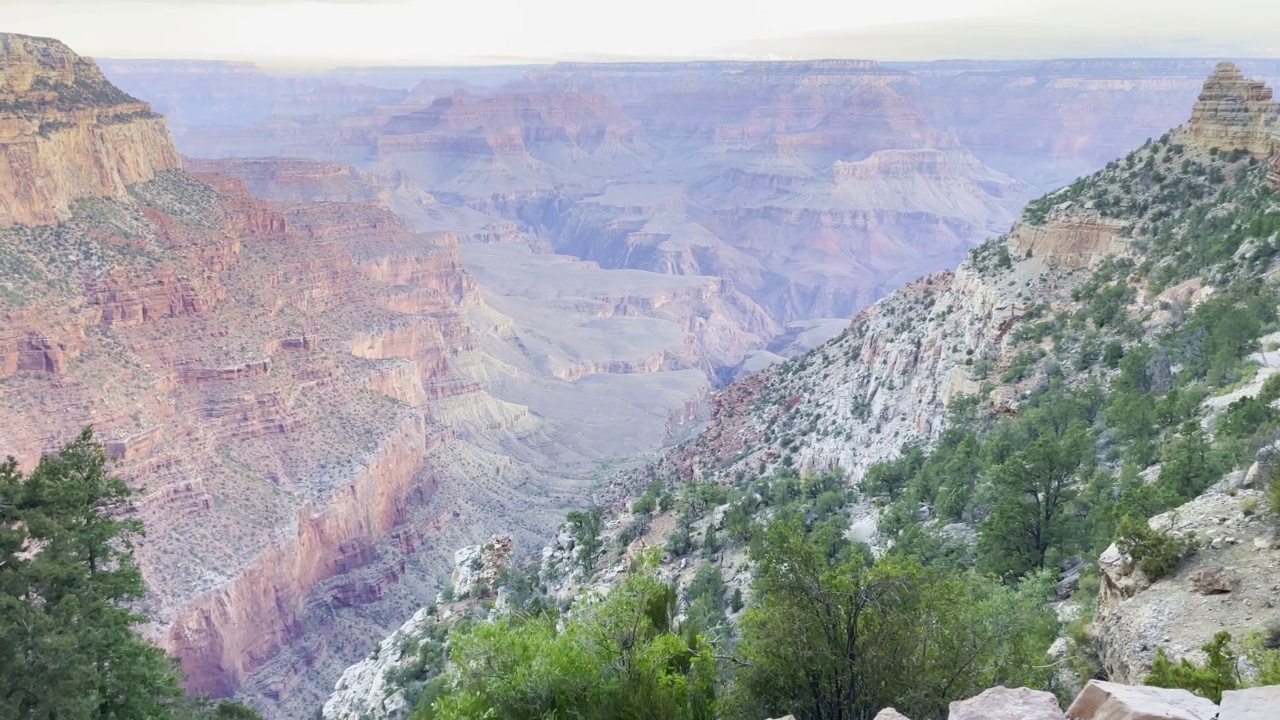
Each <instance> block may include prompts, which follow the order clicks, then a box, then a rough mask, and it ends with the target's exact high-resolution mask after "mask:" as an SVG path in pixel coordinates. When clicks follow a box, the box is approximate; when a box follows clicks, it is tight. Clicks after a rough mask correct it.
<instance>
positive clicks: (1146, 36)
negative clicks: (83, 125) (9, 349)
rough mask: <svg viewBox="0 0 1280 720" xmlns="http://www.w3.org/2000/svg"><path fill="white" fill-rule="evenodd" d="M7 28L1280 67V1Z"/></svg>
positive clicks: (93, 43)
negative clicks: (1265, 61)
mask: <svg viewBox="0 0 1280 720" xmlns="http://www.w3.org/2000/svg"><path fill="white" fill-rule="evenodd" d="M0 30H2V31H6V32H19V33H25V34H30V35H44V36H51V37H56V38H58V39H60V40H63V41H65V42H67V43H68V44H70V45H71V46H72V48H73V49H75V50H76V51H77V52H80V53H82V54H85V55H91V56H95V57H110V58H189V59H220V60H251V61H255V62H259V63H263V64H266V65H275V66H289V65H300V66H301V65H309V66H316V67H321V66H332V65H396V64H446V65H456V64H492V63H506V62H542V61H555V60H575V59H576V60H606V59H655V60H664V59H690V58H767V59H776V58H797V59H806V58H814V57H856V58H871V59H877V60H932V59H941V58H958V57H965V58H991V59H1025V58H1044V57H1086V56H1088V57H1153V56H1161V57H1175V56H1178V57H1180V56H1201V57H1220V56H1221V57H1280V2H1277V1H1275V0H1196V1H1195V2H1189V1H1187V0H874V1H868V0H0ZM1268 31H1270V32H1268Z"/></svg>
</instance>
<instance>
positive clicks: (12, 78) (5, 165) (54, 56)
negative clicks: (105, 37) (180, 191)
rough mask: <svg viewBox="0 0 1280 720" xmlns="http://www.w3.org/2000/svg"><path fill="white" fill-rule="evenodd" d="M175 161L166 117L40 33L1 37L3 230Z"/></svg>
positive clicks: (62, 215)
mask: <svg viewBox="0 0 1280 720" xmlns="http://www.w3.org/2000/svg"><path fill="white" fill-rule="evenodd" d="M179 166H180V162H179V160H178V153H177V151H176V150H175V149H174V147H173V142H172V141H171V140H170V139H169V135H168V133H167V132H166V131H165V124H164V120H163V119H162V118H161V117H160V116H159V115H156V114H155V113H153V112H152V111H151V107H150V106H149V105H147V104H146V103H143V102H139V101H138V100H136V99H134V98H132V97H130V96H129V95H127V94H125V93H124V92H122V91H120V90H119V89H117V88H116V87H115V86H113V85H111V83H109V82H107V79H106V78H105V77H103V75H102V73H101V71H99V70H98V68H97V66H96V65H94V64H93V62H92V61H89V60H85V59H84V58H81V57H79V56H77V55H76V54H75V53H73V52H71V49H70V48H68V47H67V46H66V45H63V44H62V43H60V42H58V41H56V40H49V39H45V38H33V37H26V36H23V35H8V34H5V35H0V227H10V226H12V225H14V224H22V225H48V224H51V223H55V222H58V221H59V220H66V219H68V218H70V216H71V205H72V203H74V202H75V201H76V200H78V199H80V198H90V197H120V196H122V195H124V194H125V188H126V187H127V186H129V185H132V184H134V183H138V182H144V181H147V180H150V179H152V178H154V177H155V176H156V174H157V173H160V172H164V171H166V170H172V169H176V168H178V167H179Z"/></svg>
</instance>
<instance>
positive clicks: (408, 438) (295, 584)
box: [0, 37, 576, 716]
mask: <svg viewBox="0 0 1280 720" xmlns="http://www.w3.org/2000/svg"><path fill="white" fill-rule="evenodd" d="M5 43H6V45H5V47H6V48H7V51H6V52H7V54H6V61H5V63H6V64H5V65H4V74H3V78H4V87H5V88H6V89H7V90H8V91H9V92H10V97H12V98H15V99H14V100H13V101H12V102H11V103H10V104H9V105H8V106H7V110H8V111H9V113H10V117H9V120H10V121H12V122H13V123H26V124H25V125H21V127H22V128H24V132H25V131H27V130H30V132H31V133H34V135H31V136H30V137H27V136H22V137H19V138H18V140H15V142H14V143H12V144H11V145H10V146H7V147H9V148H10V150H12V152H10V154H9V155H8V157H9V158H10V159H13V158H15V157H18V155H15V154H14V153H17V152H19V151H21V149H22V148H23V147H25V146H28V145H30V146H32V147H36V148H39V149H40V150H39V151H40V152H45V151H47V150H50V148H60V151H61V150H65V151H66V154H65V155H41V156H39V157H40V160H41V164H40V165H39V166H38V167H26V166H23V165H20V164H17V165H14V164H11V165H10V167H12V168H14V169H15V171H19V170H20V171H22V172H26V173H28V174H26V175H22V174H21V173H19V174H17V175H13V174H11V175H7V176H5V177H4V178H3V180H2V181H0V194H2V195H3V196H4V197H7V198H13V199H14V201H15V202H20V203H21V208H20V209H21V212H25V213H28V214H27V215H25V216H24V215H21V214H19V215H18V216H15V218H14V219H26V220H28V221H29V222H27V223H25V224H16V225H12V226H11V227H7V228H6V229H3V230H0V264H2V266H3V268H4V273H3V275H4V277H3V282H2V284H0V316H2V317H3V321H2V322H0V396H2V397H4V398H5V401H4V402H3V403H0V406H2V407H0V421H2V422H3V425H4V429H3V430H0V448H2V451H3V453H4V454H12V455H14V456H15V457H16V458H17V459H18V461H19V463H20V464H21V465H22V466H23V467H30V466H32V465H34V463H35V462H36V461H37V459H38V458H39V457H40V455H41V454H42V453H44V452H47V451H49V450H50V449H53V448H55V447H57V446H58V445H60V444H61V443H62V442H64V441H65V440H67V439H68V438H69V437H71V436H72V435H74V434H75V433H76V432H78V430H79V429H80V428H82V427H84V426H86V425H92V426H94V428H95V429H96V430H97V432H98V433H99V436H100V437H101V438H103V440H104V441H105V442H106V444H107V447H108V450H109V452H110V453H111V454H112V455H113V456H114V457H116V458H117V459H118V461H119V465H118V469H119V471H120V472H121V473H122V474H123V475H124V476H125V477H126V478H127V479H128V480H129V481H130V482H131V483H133V484H134V485H135V486H137V487H138V488H139V489H140V496H139V500H138V510H139V514H140V517H141V519H142V520H143V521H144V522H145V523H146V526H147V529H148V535H147V538H146V539H145V541H144V542H142V543H140V545H139V547H138V558H139V562H140V564H141V566H142V569H143V572H144V577H145V580H146V583H147V590H148V594H147V598H146V600H145V602H144V604H143V606H142V607H141V608H140V609H141V610H142V611H144V612H146V613H147V615H148V616H149V617H150V618H151V619H152V621H153V622H152V624H151V626H150V628H149V630H148V632H149V634H150V636H151V637H152V638H153V639H155V640H156V641H157V642H158V643H159V644H161V645H162V646H164V647H165V648H166V649H168V650H171V651H173V652H174V653H176V654H177V655H179V656H180V657H181V658H182V661H183V667H184V669H185V670H186V671H187V673H188V675H189V678H190V679H189V686H190V688H191V689H192V690H195V691H200V692H211V693H214V694H216V695H226V694H230V693H233V692H239V693H240V694H241V695H242V696H243V697H245V698H247V699H251V700H254V701H256V702H258V703H259V704H260V705H261V706H262V707H263V708H264V710H267V711H268V712H269V713H278V714H280V715H282V716H297V715H299V714H304V713H305V711H304V710H302V709H301V708H308V707H311V706H313V705H314V704H315V703H316V701H317V700H318V698H319V697H320V695H319V692H320V690H319V688H320V687H321V686H323V685H326V684H328V683H331V682H332V680H331V678H332V677H334V676H335V674H336V671H337V670H338V669H340V668H341V667H343V666H345V665H346V664H348V663H349V662H351V661H352V660H353V659H355V657H358V656H359V655H360V654H362V653H363V652H364V651H365V649H366V648H367V647H368V644H369V643H371V642H372V641H373V640H374V639H375V638H377V637H381V635H382V634H383V633H384V628H387V627H390V626H393V625H394V624H396V623H398V622H400V621H401V620H403V618H404V617H407V616H408V615H409V614H411V612H412V609H413V608H415V607H417V606H418V605H420V604H421V602H422V598H424V597H429V596H430V595H431V594H433V593H434V591H435V589H436V587H437V585H436V583H437V579H438V578H439V577H440V576H441V574H447V572H448V567H447V561H445V560H444V559H443V558H444V556H442V555H439V554H437V553H433V552H432V551H431V550H432V547H433V544H434V543H437V542H439V543H441V544H442V545H444V546H445V547H447V548H452V547H454V546H456V545H458V544H462V543H464V542H467V541H470V540H474V539H478V538H479V537H480V536H479V535H478V533H480V532H483V530H481V528H483V527H486V526H488V525H493V524H500V527H501V529H504V530H506V531H508V532H512V533H513V534H515V535H516V536H517V537H521V538H524V539H526V540H528V539H530V538H533V537H537V536H538V534H540V533H542V532H545V529H546V528H547V527H549V526H552V525H554V524H555V523H556V522H557V518H558V517H559V516H560V513H561V512H562V510H561V509H560V507H559V506H560V505H561V504H562V501H561V500H559V499H557V497H556V496H557V494H558V493H560V492H562V491H563V489H564V488H567V487H570V486H572V485H573V484H574V482H576V481H575V480H574V479H563V478H556V479H554V480H552V479H549V478H548V477H547V476H546V475H542V474H536V473H533V472H531V471H530V470H529V469H528V468H527V467H526V466H525V465H523V464H522V463H521V462H519V461H517V460H514V459H513V458H511V457H510V456H509V455H505V454H502V453H501V452H500V450H498V449H497V446H498V445H500V441H501V438H502V437H505V436H506V435H508V434H509V435H515V434H518V433H521V432H528V424H529V422H530V419H529V413H528V411H527V409H524V408H520V407H516V406H512V405H510V404H507V403H503V402H501V401H499V400H496V399H494V398H492V397H490V396H489V395H487V394H486V393H485V392H484V391H483V389H482V387H481V385H480V383H479V382H477V381H476V380H474V379H472V378H471V377H468V376H467V375H464V374H463V372H462V370H463V369H466V368H470V367H472V366H475V365H477V364H478V362H477V360H476V359H475V356H476V355H477V354H478V353H479V348H478V343H477V341H476V339H475V338H474V336H473V335H472V334H471V333H470V331H469V329H468V327H467V323H466V321H465V319H464V317H463V313H464V312H465V311H466V310H467V309H468V308H471V307H474V306H476V305H478V303H479V296H478V292H477V289H476V286H475V283H474V280H473V279H472V278H471V276H470V275H469V274H468V273H467V272H466V271H465V270H464V269H463V267H462V265H461V261H460V258H459V246H458V243H457V240H456V238H455V237H453V236H448V235H440V234H431V235H428V234H421V233H418V232H416V231H415V230H413V229H412V228H411V227H410V226H409V224H408V223H407V222H405V221H404V220H402V219H401V218H399V217H397V216H396V215H394V214H393V213H392V212H391V211H390V210H389V209H387V208H386V207H385V205H383V204H381V199H380V198H378V197H376V194H375V195H374V196H368V195H361V193H362V192H363V191H361V190H359V187H362V186H359V185H358V183H356V182H355V181H354V180H353V179H352V176H349V175H348V176H344V175H343V174H342V173H341V172H333V171H331V170H330V169H327V168H315V167H308V168H299V167H297V166H296V165H291V164H290V163H287V162H286V163H281V164H280V166H279V167H276V168H269V167H265V166H266V165H269V164H270V163H259V164H257V165H254V166H253V170H254V172H255V173H257V175H255V177H270V178H283V179H284V180H283V182H281V183H280V184H284V185H289V184H296V183H299V182H304V180H303V178H306V179H305V182H308V183H311V184H313V185H319V186H325V187H329V188H330V189H331V192H332V193H333V194H334V195H337V194H338V193H339V192H342V193H345V194H346V196H345V197H344V198H343V199H342V201H338V200H335V201H331V202H325V203H316V202H300V201H297V200H292V201H289V200H282V201H279V202H272V201H267V200H263V199H260V198H257V197H254V196H252V195H251V194H249V192H247V190H246V188H245V184H244V182H243V181H242V180H240V179H239V178H238V177H236V174H237V172H239V171H240V170H242V169H243V166H242V165H237V164H236V163H230V164H228V165H227V166H225V167H222V168H219V167H218V166H216V165H214V164H209V163H205V164H203V165H201V167H200V168H199V169H200V171H201V172H200V174H198V175H193V174H187V173H184V172H182V171H179V170H177V169H176V167H177V162H178V160H177V156H176V154H175V153H174V152H173V147H172V144H171V143H170V142H169V140H168V137H167V135H166V134H165V132H164V125H163V121H162V120H160V119H158V118H154V117H151V116H148V117H145V118H134V117H133V116H132V115H131V114H130V113H125V114H119V115H113V114H112V113H115V112H117V111H118V110H119V109H120V108H121V107H125V106H130V107H137V108H139V110H138V112H142V111H143V110H142V109H144V108H145V106H141V105H140V104H136V103H132V102H131V101H129V100H128V99H127V98H124V96H123V93H120V92H119V91H118V90H116V89H114V88H113V87H112V86H110V85H108V84H106V83H105V81H102V79H101V75H100V74H97V71H96V69H95V68H94V66H93V64H92V63H91V62H89V61H87V60H84V59H81V58H77V57H76V56H74V55H73V54H71V53H70V51H68V50H67V49H66V48H65V47H64V46H62V45H60V44H58V43H54V42H52V41H43V40H32V39H28V38H12V37H9V38H6V39H5ZM121 112H123V111H121ZM50 118H62V119H63V120H56V121H54V122H57V123H61V122H64V121H67V122H70V121H71V120H74V121H75V123H79V124H76V125H75V126H74V127H61V126H55V127H49V126H48V123H49V122H50ZM117 121H118V122H117ZM40 123H43V124H44V127H45V128H46V130H47V133H48V137H40V136H39V133H38V132H37V131H35V130H33V129H32V128H35V127H36V126H37V124H40ZM14 126H15V127H17V126H18V125H14ZM59 138H63V139H62V140H59ZM68 138H75V139H74V140H73V139H68ZM64 141H65V142H64ZM79 142H83V143H90V145H87V146H82V145H77V144H76V143H79ZM51 143H52V144H51ZM58 143H63V144H62V145H59V144H58ZM14 148H17V149H16V150H15V149H14ZM272 162H274V161H272ZM37 171H38V173H43V174H41V175H39V176H37V175H32V174H30V173H35V172H37ZM86 178H90V179H88V180H86ZM32 188H35V190H37V191H38V192H39V193H44V195H41V196H39V197H34V198H33V197H28V195H24V194H23V193H28V192H30V191H31V190H32ZM59 193H61V195H59ZM81 193H83V196H81ZM71 197H77V198H78V199H76V200H75V201H74V202H71V201H70V198H71ZM41 198H44V199H47V200H49V203H48V204H47V206H45V205H41V203H42V202H44V200H42V199H41ZM59 198H63V199H65V200H66V204H65V207H63V206H59V205H58V202H60V200H59ZM368 200H373V202H369V201H368ZM15 207H16V206H15ZM42 213H43V214H42ZM37 216H38V217H37ZM480 430H484V431H485V432H487V433H488V434H487V435H483V436H482V434H481V432H480ZM557 488H559V489H557ZM526 494H527V496H526ZM516 505H518V506H519V507H520V512H519V513H518V514H517V513H516V512H515V510H514V508H515V506H516ZM517 515H518V516H517ZM505 518H510V519H511V521H510V522H508V521H507V520H506V519H505ZM450 552H451V550H450Z"/></svg>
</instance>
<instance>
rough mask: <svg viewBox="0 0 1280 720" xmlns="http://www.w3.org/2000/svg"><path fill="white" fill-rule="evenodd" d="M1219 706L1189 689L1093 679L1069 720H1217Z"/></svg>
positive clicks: (1070, 713) (1070, 714) (1077, 702)
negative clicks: (1125, 683) (1123, 683)
mask: <svg viewBox="0 0 1280 720" xmlns="http://www.w3.org/2000/svg"><path fill="white" fill-rule="evenodd" d="M1217 716H1218V706H1217V705H1214V704H1213V703H1212V702H1211V701H1209V700H1206V699H1204V698H1202V697H1198V696H1196V695H1192V694H1191V693H1189V692H1187V691H1186V690H1170V689H1166V688H1154V687H1137V686H1132V685H1118V684H1116V683H1109V682H1103V681H1101V680H1090V681H1089V684H1088V685H1086V686H1085V688H1084V690H1083V691H1081V693H1080V694H1079V695H1078V696H1076V700H1075V702H1073V703H1071V707H1070V708H1067V720H1214V718H1216V717H1217Z"/></svg>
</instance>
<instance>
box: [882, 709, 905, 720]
mask: <svg viewBox="0 0 1280 720" xmlns="http://www.w3.org/2000/svg"><path fill="white" fill-rule="evenodd" d="M875 720H910V719H909V718H908V717H907V716H906V715H903V714H902V713H900V712H898V711H897V710H894V709H893V708H885V709H883V710H881V711H880V714H879V715H876V718H875Z"/></svg>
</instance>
